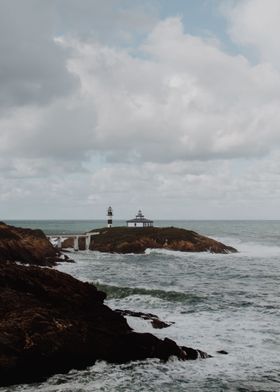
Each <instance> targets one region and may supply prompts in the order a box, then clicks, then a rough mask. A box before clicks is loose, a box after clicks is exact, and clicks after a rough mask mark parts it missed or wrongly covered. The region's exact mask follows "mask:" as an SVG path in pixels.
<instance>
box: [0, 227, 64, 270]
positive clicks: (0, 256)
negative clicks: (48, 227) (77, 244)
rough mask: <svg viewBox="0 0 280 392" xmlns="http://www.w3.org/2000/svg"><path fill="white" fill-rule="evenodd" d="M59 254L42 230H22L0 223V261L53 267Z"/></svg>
mask: <svg viewBox="0 0 280 392" xmlns="http://www.w3.org/2000/svg"><path fill="white" fill-rule="evenodd" d="M58 256H59V252H58V251H57V250H56V249H55V248H54V247H53V246H52V244H51V243H50V242H49V240H48V239H47V237H46V236H45V234H44V233H43V232H42V230H32V229H23V228H19V227H14V226H9V225H6V224H5V223H3V222H0V261H6V260H9V261H19V262H21V263H28V264H36V265H54V264H55V262H56V261H58V260H59V259H58Z"/></svg>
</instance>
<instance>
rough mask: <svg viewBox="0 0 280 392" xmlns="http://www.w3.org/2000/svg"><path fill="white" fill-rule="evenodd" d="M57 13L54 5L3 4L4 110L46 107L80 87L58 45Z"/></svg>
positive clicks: (0, 79)
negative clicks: (56, 39)
mask: <svg viewBox="0 0 280 392" xmlns="http://www.w3.org/2000/svg"><path fill="white" fill-rule="evenodd" d="M53 11H54V5H53V3H52V1H50V2H47V1H42V0H25V1H19V0H1V2H0V86H1V89H0V108H2V109H3V108H7V107H9V106H17V105H28V104H30V103H36V104H44V103H46V102H48V101H50V100H51V99H53V98H55V97H58V96H61V95H66V94H69V92H70V91H72V90H73V88H75V87H76V86H77V79H76V78H75V77H74V76H73V75H71V74H70V73H69V72H67V69H66V61H67V56H68V53H66V51H65V49H63V48H61V47H60V46H59V45H57V44H56V43H55V42H54V38H55V36H54V33H55V31H54V26H55V13H54V12H53Z"/></svg>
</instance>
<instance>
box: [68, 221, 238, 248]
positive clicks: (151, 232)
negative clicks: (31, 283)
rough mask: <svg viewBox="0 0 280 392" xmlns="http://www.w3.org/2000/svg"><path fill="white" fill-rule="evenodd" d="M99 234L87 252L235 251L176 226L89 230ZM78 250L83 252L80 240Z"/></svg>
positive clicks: (94, 237) (69, 241) (69, 240)
mask: <svg viewBox="0 0 280 392" xmlns="http://www.w3.org/2000/svg"><path fill="white" fill-rule="evenodd" d="M92 233H99V234H98V235H95V236H93V237H92V240H91V243H90V247H89V248H90V249H91V250H97V251H99V252H111V253H144V252H145V250H146V249H148V248H152V249H168V250H177V251H182V252H211V253H232V252H237V250H236V249H235V248H233V247H231V246H227V245H225V244H222V243H221V242H218V241H215V240H213V239H211V238H208V237H205V236H203V235H201V234H198V233H196V232H194V231H191V230H185V229H180V228H176V227H145V228H129V227H111V228H102V229H96V230H92ZM62 247H63V248H71V247H73V239H71V238H69V239H67V240H65V241H64V242H63V244H62ZM79 249H81V250H82V249H85V241H84V240H83V239H82V238H81V239H80V243H79Z"/></svg>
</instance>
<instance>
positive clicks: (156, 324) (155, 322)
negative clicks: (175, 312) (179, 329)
mask: <svg viewBox="0 0 280 392" xmlns="http://www.w3.org/2000/svg"><path fill="white" fill-rule="evenodd" d="M115 312H118V313H119V314H121V315H122V316H130V317H138V318H141V319H143V320H148V321H150V322H151V324H152V326H153V328H157V329H162V328H167V327H170V325H172V324H174V322H166V321H162V320H160V319H159V318H158V316H156V315H155V314H151V313H142V312H133V311H132V310H121V309H115Z"/></svg>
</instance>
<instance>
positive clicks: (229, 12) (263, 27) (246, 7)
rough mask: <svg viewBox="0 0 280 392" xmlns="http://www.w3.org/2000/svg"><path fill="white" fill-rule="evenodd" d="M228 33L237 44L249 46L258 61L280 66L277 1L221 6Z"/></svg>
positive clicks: (256, 0) (252, 0) (247, 0)
mask: <svg viewBox="0 0 280 392" xmlns="http://www.w3.org/2000/svg"><path fill="white" fill-rule="evenodd" d="M224 13H225V15H226V16H227V17H228V20H229V22H230V25H229V33H230V36H231V38H232V39H233V40H234V41H235V42H236V43H238V44H240V45H244V46H251V47H252V48H253V49H254V50H255V52H256V53H257V55H258V56H259V59H260V60H261V61H267V62H271V63H272V64H274V65H275V66H277V67H279V66H280V53H279V45H278V37H279V35H280V24H279V15H280V2H279V0H242V1H237V2H233V3H230V4H228V5H227V7H224Z"/></svg>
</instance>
